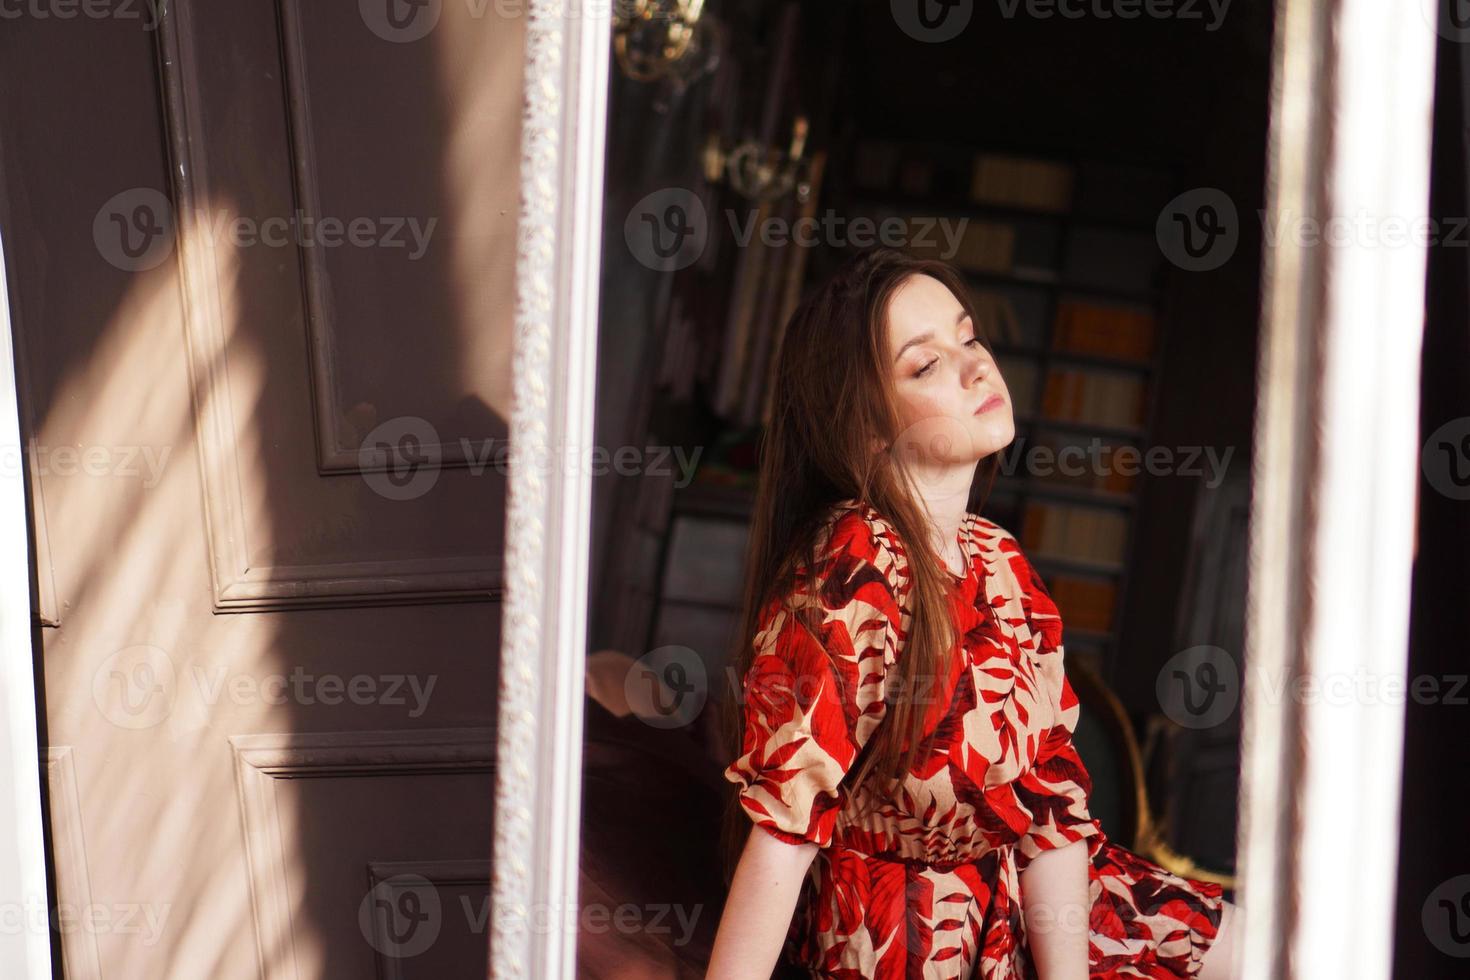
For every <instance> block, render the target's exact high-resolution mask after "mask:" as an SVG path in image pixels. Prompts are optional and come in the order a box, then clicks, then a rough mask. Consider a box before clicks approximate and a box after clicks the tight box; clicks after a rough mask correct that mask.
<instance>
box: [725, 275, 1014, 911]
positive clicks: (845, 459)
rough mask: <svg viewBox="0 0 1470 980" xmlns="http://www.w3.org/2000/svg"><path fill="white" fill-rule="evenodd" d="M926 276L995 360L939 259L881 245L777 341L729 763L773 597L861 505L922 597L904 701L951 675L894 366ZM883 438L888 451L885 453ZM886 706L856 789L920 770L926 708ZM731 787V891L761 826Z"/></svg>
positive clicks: (736, 749)
mask: <svg viewBox="0 0 1470 980" xmlns="http://www.w3.org/2000/svg"><path fill="white" fill-rule="evenodd" d="M916 274H923V275H928V276H933V277H934V278H935V279H937V280H939V281H940V282H941V283H943V284H944V285H945V286H947V287H948V288H949V290H950V292H952V293H953V294H954V296H955V298H956V299H957V300H959V302H960V303H961V304H962V305H963V306H964V308H965V310H966V312H968V313H969V314H970V317H971V322H972V323H973V324H974V326H975V332H976V336H978V337H980V340H981V343H983V344H984V345H985V348H986V349H987V350H990V349H991V345H990V340H989V338H988V337H987V336H985V333H986V331H985V329H984V327H985V324H983V323H982V321H981V316H980V312H979V311H978V309H977V307H976V305H975V303H974V300H973V298H972V297H971V294H970V287H969V285H968V284H967V283H966V281H965V279H964V277H963V276H962V275H961V274H960V273H959V272H957V271H956V270H955V269H954V268H953V267H952V266H950V265H949V264H948V263H946V262H944V261H942V260H940V259H933V258H917V257H914V256H910V255H906V254H905V253H903V252H899V251H895V250H893V249H889V248H881V247H880V248H872V249H867V250H864V251H861V252H859V253H857V254H856V255H854V256H852V257H851V258H850V259H848V260H847V261H846V262H845V263H844V264H843V265H842V266H841V267H840V268H839V269H837V271H836V272H835V273H833V275H832V276H831V277H830V278H829V279H827V280H826V281H825V282H824V283H822V285H821V286H820V287H819V288H818V289H816V290H815V291H814V292H813V293H811V294H810V295H809V296H807V297H806V298H804V299H803V300H802V302H801V304H800V305H799V306H798V307H797V308H796V311H795V312H794V313H793V314H792V316H791V320H790V321H789V322H788V323H787V325H786V329H785V332H784V333H783V335H782V337H781V339H780V342H779V347H778V350H777V353H776V357H775V358H774V361H773V367H772V377H771V392H770V398H771V405H770V423H769V425H768V426H767V428H766V431H765V432H764V434H763V435H762V438H761V442H760V474H759V483H758V485H757V488H756V494H755V504H754V511H753V514H752V517H751V524H750V540H749V545H748V550H747V552H746V564H745V585H744V598H743V602H742V612H741V616H740V620H739V625H738V631H737V633H736V642H735V646H734V648H733V649H732V650H731V652H730V656H729V658H728V660H727V662H728V663H729V664H730V669H729V670H727V671H726V678H727V680H728V686H727V690H726V691H725V700H724V723H725V738H726V743H727V751H728V753H729V754H728V758H729V759H730V760H732V761H733V760H734V759H735V758H737V757H738V756H739V755H740V752H741V748H742V742H743V737H744V727H745V720H744V711H743V699H742V697H741V691H740V684H741V683H742V680H743V678H744V677H745V675H746V673H747V671H748V670H749V668H750V665H751V662H752V661H753V660H754V659H755V653H756V651H755V645H754V639H755V635H756V630H757V628H758V626H759V616H760V612H761V610H762V609H763V608H764V607H765V605H766V603H767V602H768V601H769V600H771V599H772V598H774V597H776V596H785V595H788V594H790V593H791V591H792V590H793V588H794V587H795V585H796V579H797V573H798V570H799V569H800V568H803V567H804V568H806V569H812V568H816V567H817V561H818V555H817V554H816V548H817V545H818V541H819V534H820V532H821V531H822V529H823V520H824V518H825V516H826V515H827V513H828V511H829V508H830V507H831V506H832V505H833V504H835V503H838V502H839V501H842V500H846V499H849V498H856V499H858V500H860V501H863V502H866V503H867V504H869V505H871V506H872V507H873V508H874V509H875V510H877V511H878V513H879V514H881V515H882V516H883V517H884V518H885V519H886V520H887V521H888V522H889V523H890V524H891V525H892V526H893V529H894V530H895V531H896V532H897V534H898V537H899V539H900V544H901V545H902V547H903V550H904V555H905V557H906V558H907V559H908V569H909V576H910V579H911V585H910V587H909V590H908V594H907V596H906V597H905V598H904V603H905V609H906V610H907V611H908V612H909V613H910V620H909V630H908V634H907V636H906V637H905V638H904V651H903V655H902V656H901V657H900V658H899V660H898V665H897V667H896V668H895V669H896V670H897V671H898V677H899V678H900V680H899V681H898V682H897V683H896V687H897V690H899V691H917V692H924V691H929V690H932V689H933V688H932V686H931V685H929V684H926V683H921V681H923V680H925V679H932V678H935V677H938V676H940V675H939V674H938V671H939V668H940V665H941V664H943V663H944V662H945V661H946V659H947V657H948V655H949V653H950V651H951V650H952V648H953V646H954V644H955V641H956V636H955V633H954V623H953V620H952V619H951V617H950V614H949V607H948V598H947V592H948V586H949V580H948V579H947V577H946V575H945V569H943V568H941V567H940V564H941V563H940V559H939V557H938V555H937V554H936V553H935V551H934V549H933V548H931V547H929V546H928V545H929V542H930V540H931V537H932V531H931V528H932V522H931V521H930V520H929V518H928V516H927V512H926V511H925V509H924V506H923V504H922V502H921V500H920V499H919V497H918V494H917V491H916V490H915V488H914V486H913V484H912V482H911V477H910V476H909V474H908V472H907V471H906V470H905V469H904V468H903V467H901V466H900V465H898V464H899V460H898V458H897V456H896V453H895V450H894V449H893V448H892V447H893V446H894V444H895V440H896V439H897V437H898V435H899V414H898V405H897V396H896V394H895V391H894V387H893V379H892V372H891V369H890V366H889V359H888V317H887V314H888V303H889V300H890V299H891V297H892V296H893V294H894V292H895V291H896V290H897V289H898V287H899V286H900V285H901V284H902V283H903V282H904V281H905V280H906V279H907V278H908V277H909V276H912V275H916ZM875 439H876V440H877V444H879V445H882V446H888V447H890V448H889V450H888V451H886V452H874V451H873V446H874V445H875V442H874V440H875ZM999 467H1000V460H999V453H993V454H991V455H990V456H987V457H986V458H985V459H983V460H982V461H981V462H980V463H979V465H978V466H977V468H976V469H977V472H978V473H979V476H980V478H979V479H978V480H977V481H976V482H977V483H978V484H979V485H980V486H981V487H982V488H983V489H982V496H981V500H982V501H983V499H984V495H986V494H988V493H989V492H990V488H991V485H992V484H993V482H994V480H995V474H996V471H997V470H998V469H999ZM972 492H973V491H972ZM976 506H977V507H978V506H980V505H979V504H977V505H976ZM914 543H918V544H919V545H920V546H919V547H914V546H913V544H914ZM888 701H889V704H888V708H887V714H886V715H885V717H884V719H883V721H882V722H881V723H880V725H879V726H878V728H877V729H876V730H875V731H874V733H873V735H872V737H871V738H870V740H869V742H868V744H867V745H866V746H865V747H864V752H863V756H864V757H865V758H863V761H861V762H859V763H858V764H856V765H855V767H854V770H853V771H851V772H849V773H848V776H847V778H846V779H845V782H846V783H848V784H850V785H851V786H854V787H855V786H857V785H858V784H860V783H862V782H863V781H864V780H866V779H868V778H870V777H872V778H881V779H883V780H884V785H886V784H887V780H890V779H897V778H900V777H901V775H902V774H903V773H904V772H906V771H908V769H909V767H910V765H911V764H912V763H913V757H914V754H915V753H916V751H917V750H918V748H919V742H920V738H921V737H922V735H923V725H924V722H925V710H923V709H924V708H925V705H922V704H915V702H914V700H913V699H911V698H907V697H897V698H889V699H888ZM905 743H907V750H905V748H904V746H905ZM730 788H731V790H732V791H731V792H730V793H729V795H728V799H727V801H726V808H725V813H724V826H723V828H722V833H721V848H722V857H723V860H724V873H725V880H726V882H727V883H728V882H729V881H730V880H731V878H732V877H733V875H734V868H735V864H736V863H737V861H738V858H739V850H740V848H741V847H742V845H743V842H744V840H745V838H746V836H747V834H748V833H749V829H750V826H751V822H750V819H749V817H747V816H745V814H744V811H743V810H742V808H741V807H740V804H739V800H738V796H737V794H736V793H735V792H733V790H734V787H733V786H732V787H730ZM874 795H876V794H874Z"/></svg>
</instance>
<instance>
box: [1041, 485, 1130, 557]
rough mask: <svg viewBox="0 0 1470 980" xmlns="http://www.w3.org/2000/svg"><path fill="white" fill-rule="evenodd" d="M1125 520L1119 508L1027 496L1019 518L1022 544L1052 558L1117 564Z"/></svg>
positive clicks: (1125, 531) (1121, 546) (1125, 536)
mask: <svg viewBox="0 0 1470 980" xmlns="http://www.w3.org/2000/svg"><path fill="white" fill-rule="evenodd" d="M1127 534H1128V520H1127V518H1126V516H1125V515H1124V514H1123V513H1121V512H1118V511H1114V510H1107V509H1104V508H1101V507H1088V506H1085V505H1074V504H1062V503H1053V502H1051V501H1042V500H1035V499H1033V500H1028V501H1027V502H1026V508H1025V512H1024V514H1023V516H1022V518H1021V546H1022V547H1023V548H1025V549H1026V550H1027V551H1028V552H1035V553H1036V554H1037V555H1043V556H1047V557H1051V558H1062V559H1072V560H1076V561H1086V562H1096V563H1100V564H1105V565H1114V564H1119V563H1121V562H1122V561H1123V552H1124V548H1125V546H1126V544H1127Z"/></svg>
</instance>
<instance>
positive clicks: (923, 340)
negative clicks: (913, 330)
mask: <svg viewBox="0 0 1470 980" xmlns="http://www.w3.org/2000/svg"><path fill="white" fill-rule="evenodd" d="M969 315H970V314H968V313H966V312H965V311H964V310H960V315H959V316H957V317H955V318H954V322H955V326H959V325H960V324H961V323H963V322H964V320H965V317H967V316H969ZM933 339H934V333H933V331H930V332H928V333H921V334H919V335H918V336H917V337H910V338H909V339H908V340H906V341H905V342H904V345H903V346H902V347H900V348H899V349H898V353H897V354H894V355H893V361H894V363H895V364H896V363H898V359H899V358H900V357H903V352H904V351H906V350H908V349H909V348H910V347H912V346H914V345H915V344H927V343H928V342H929V341H931V340H933Z"/></svg>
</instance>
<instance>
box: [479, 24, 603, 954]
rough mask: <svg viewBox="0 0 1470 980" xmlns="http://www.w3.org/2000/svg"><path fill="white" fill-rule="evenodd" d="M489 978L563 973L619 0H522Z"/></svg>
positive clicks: (570, 922)
mask: <svg viewBox="0 0 1470 980" xmlns="http://www.w3.org/2000/svg"><path fill="white" fill-rule="evenodd" d="M523 9H524V10H525V11H526V14H527V24H526V49H525V50H526V63H525V93H526V95H525V109H524V115H523V121H522V136H521V140H522V150H521V213H520V222H519V227H518V230H517V235H518V243H517V244H518V254H517V257H516V313H515V354H514V361H513V363H514V382H513V383H514V389H513V390H514V399H515V408H514V411H513V414H512V417H511V420H510V453H511V455H510V472H509V488H508V493H509V496H508V502H507V513H506V547H505V581H506V590H505V610H504V615H503V618H502V621H501V623H502V625H501V638H502V642H501V651H500V705H499V717H498V719H497V725H498V742H497V757H498V762H499V765H498V766H497V770H496V771H497V776H496V785H495V843H494V857H493V862H494V863H493V868H492V875H491V878H492V881H491V910H492V921H491V928H490V975H491V976H493V977H498V978H505V980H510V978H528V980H542V978H550V977H571V976H574V975H575V972H576V938H577V937H576V929H575V922H576V917H575V914H574V913H575V906H576V897H577V849H578V839H579V833H578V828H579V820H580V809H581V808H580V803H581V770H582V698H583V681H584V671H585V668H586V653H587V652H586V649H585V646H586V642H585V635H586V619H587V565H588V551H589V540H590V539H589V529H590V525H591V482H590V474H589V470H588V467H586V466H582V465H574V466H570V467H568V466H563V465H561V464H562V462H563V461H566V460H581V459H586V458H590V453H591V447H592V437H593V386H594V384H595V381H596V370H595V368H596V353H597V342H596V341H597V296H598V270H599V266H600V261H601V241H602V167H603V143H604V134H605V131H606V112H607V81H608V79H607V68H608V58H609V53H610V50H611V48H610V37H611V30H610V27H611V25H610V18H611V4H609V3H583V2H575V3H568V4H563V3H560V2H555V0H552V2H547V0H528V2H527V3H526V4H525V5H524V8H523Z"/></svg>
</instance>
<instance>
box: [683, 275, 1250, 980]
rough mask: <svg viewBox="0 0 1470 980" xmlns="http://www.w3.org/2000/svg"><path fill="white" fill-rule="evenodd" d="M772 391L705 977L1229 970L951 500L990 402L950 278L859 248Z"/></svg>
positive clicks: (1004, 562) (1032, 978)
mask: <svg viewBox="0 0 1470 980" xmlns="http://www.w3.org/2000/svg"><path fill="white" fill-rule="evenodd" d="M771 396H772V399H773V400H772V404H771V422H770V426H769V428H768V431H767V434H766V438H765V442H764V444H763V447H762V456H761V479H760V490H759V493H758V496H757V501H756V506H755V513H754V517H753V521H752V530H751V543H750V552H749V556H748V564H747V571H746V574H747V579H746V584H745V611H744V616H743V623H742V629H741V631H740V634H739V635H740V637H741V638H742V641H741V643H740V645H739V649H738V650H737V652H736V653H735V656H734V658H733V661H734V663H735V665H736V671H735V673H734V676H736V677H740V678H742V679H743V681H742V687H741V690H740V691H738V692H732V695H734V700H732V701H731V702H729V703H733V704H739V705H742V706H743V707H742V708H740V709H739V710H737V711H735V712H734V713H733V714H732V716H731V717H732V718H733V719H734V720H735V721H736V723H737V724H738V725H739V731H738V732H737V731H734V730H732V731H731V732H730V735H731V756H732V757H733V758H734V762H732V763H731V764H730V766H729V768H728V769H727V770H726V771H725V777H726V778H727V779H728V780H730V781H731V782H732V783H734V784H735V785H736V787H737V788H738V790H739V795H738V806H734V807H732V810H731V816H730V819H729V820H728V821H727V841H726V852H727V855H728V856H729V857H731V858H733V857H734V855H735V852H736V851H737V850H739V859H738V864H737V866H736V867H735V869H734V873H733V877H732V878H731V883H730V891H729V896H728V899H727V902H726V906H725V911H724V913H723V917H722V918H721V920H720V927H719V932H718V934H717V936H716V940H715V947H714V951H713V954H712V958H711V962H710V970H709V973H708V976H709V977H710V978H715V980H731V978H736V977H760V978H762V980H764V978H766V977H769V976H770V975H771V972H772V969H773V967H775V966H776V965H777V964H778V961H779V960H781V959H785V960H786V961H787V962H788V963H791V964H796V965H799V966H800V967H804V968H805V973H806V974H809V975H812V976H820V977H852V978H856V977H880V978H881V977H903V978H908V977H923V978H931V977H976V978H978V980H1002V978H1017V980H1085V978H1088V977H1153V978H1160V977H1198V978H1200V980H1226V978H1229V977H1232V976H1233V975H1234V969H1233V965H1232V964H1231V963H1230V962H1229V958H1230V956H1231V949H1230V947H1231V944H1230V942H1229V939H1230V936H1229V931H1228V927H1229V924H1230V922H1231V920H1232V917H1233V915H1234V911H1235V910H1234V907H1233V906H1232V905H1231V904H1230V903H1228V902H1226V901H1224V899H1223V897H1222V894H1221V888H1220V886H1219V885H1215V884H1211V883H1207V882H1201V881H1194V880H1190V879H1185V878H1181V877H1178V876H1176V875H1174V874H1171V873H1170V872H1168V871H1165V870H1164V869H1163V868H1161V867H1159V866H1158V865H1156V864H1153V863H1152V862H1149V861H1147V860H1146V859H1144V858H1142V857H1140V856H1138V855H1136V854H1133V853H1132V852H1130V851H1127V850H1125V849H1124V848H1122V847H1120V846H1119V845H1116V844H1114V843H1112V842H1111V841H1109V840H1108V839H1107V837H1106V835H1105V834H1104V833H1103V831H1102V828H1101V826H1100V825H1099V824H1098V823H1097V821H1096V820H1094V819H1093V818H1092V817H1091V816H1090V815H1089V813H1088V810H1087V798H1088V794H1089V793H1090V791H1091V781H1090V779H1089V777H1088V775H1087V771H1086V770H1085V769H1084V768H1083V765H1082V762H1081V760H1080V759H1079V758H1078V756H1077V753H1076V751H1075V749H1074V748H1073V745H1072V739H1071V735H1072V732H1073V730H1074V729H1075V727H1076V724H1077V717H1078V705H1077V698H1076V696H1075V695H1074V694H1073V692H1072V689H1071V687H1070V685H1069V684H1068V683H1067V680H1066V676H1065V674H1064V673H1063V670H1062V659H1063V652H1062V643H1061V636H1062V623H1061V619H1060V617H1059V616H1058V614H1057V609H1056V606H1055V605H1054V604H1053V603H1052V601H1051V598H1050V597H1049V596H1048V595H1047V592H1046V589H1045V588H1044V587H1043V585H1042V583H1041V580H1040V578H1039V577H1038V576H1037V574H1036V572H1035V570H1034V569H1033V568H1032V567H1031V565H1030V564H1029V563H1028V561H1027V560H1026V557H1025V556H1024V555H1023V554H1022V553H1021V550H1020V548H1019V547H1018V546H1017V543H1016V539H1015V538H1014V537H1013V536H1012V535H1011V534H1010V533H1009V532H1008V531H1006V530H1005V529H1003V528H1001V527H1000V526H998V525H996V524H994V523H992V522H991V521H988V520H986V519H984V518H982V517H979V516H978V515H976V514H973V513H970V512H968V511H967V510H966V507H967V505H968V502H969V498H970V491H971V486H972V484H973V482H974V480H975V477H976V471H977V469H978V470H979V471H980V474H981V479H982V480H983V481H984V485H985V487H986V489H987V492H988V489H989V486H990V484H991V482H992V481H993V479H994V476H995V472H996V469H997V468H998V465H999V463H998V453H999V452H1000V450H1001V449H1003V448H1004V447H1005V446H1006V445H1008V444H1009V443H1010V442H1011V441H1012V440H1013V439H1014V437H1015V423H1014V419H1013V418H1012V414H1011V403H1010V396H1009V394H1008V393H1007V391H1006V386H1005V381H1004V380H1003V379H1002V378H1001V375H1000V372H999V371H998V370H997V368H996V364H995V361H994V359H993V357H992V355H991V351H990V348H989V346H988V342H987V340H986V339H985V337H984V336H982V334H981V331H980V324H979V323H978V322H977V316H976V313H975V309H974V307H973V306H972V305H971V303H970V298H969V291H968V289H967V288H966V286H965V283H964V280H963V279H962V278H961V277H960V276H959V275H958V274H957V273H956V272H955V271H954V270H953V269H952V268H950V267H949V266H948V265H946V264H945V263H943V262H939V261H937V260H920V259H915V258H911V257H907V256H905V255H903V254H901V253H898V252H894V251H892V250H888V249H875V250H871V251H868V252H866V253H862V254H859V255H858V256H856V257H855V258H854V259H852V260H850V261H849V262H848V263H847V264H846V265H845V266H844V267H843V268H842V269H841V270H840V271H839V272H838V273H837V274H836V275H835V276H834V277H833V278H832V279H831V280H830V281H828V282H827V283H826V284H825V285H824V286H823V287H822V288H821V289H820V290H818V291H817V292H816V293H815V295H813V296H811V297H809V298H808V299H807V300H805V301H804V302H803V303H802V305H801V306H800V308H799V309H798V310H797V311H796V313H795V315H794V316H793V317H792V320H791V322H790V324H789V325H788V328H787V331H786V334H785V336H784V337H783V339H782V342H781V348H780V351H779V352H778V355H777V359H776V361H775V366H774V378H773V389H772V393H771ZM926 545H927V547H926ZM741 839H743V840H744V845H743V848H741V847H740V846H739V842H740V840H741ZM803 885H809V886H810V887H807V888H803ZM783 952H784V954H785V955H784V957H783V956H782V954H783Z"/></svg>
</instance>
